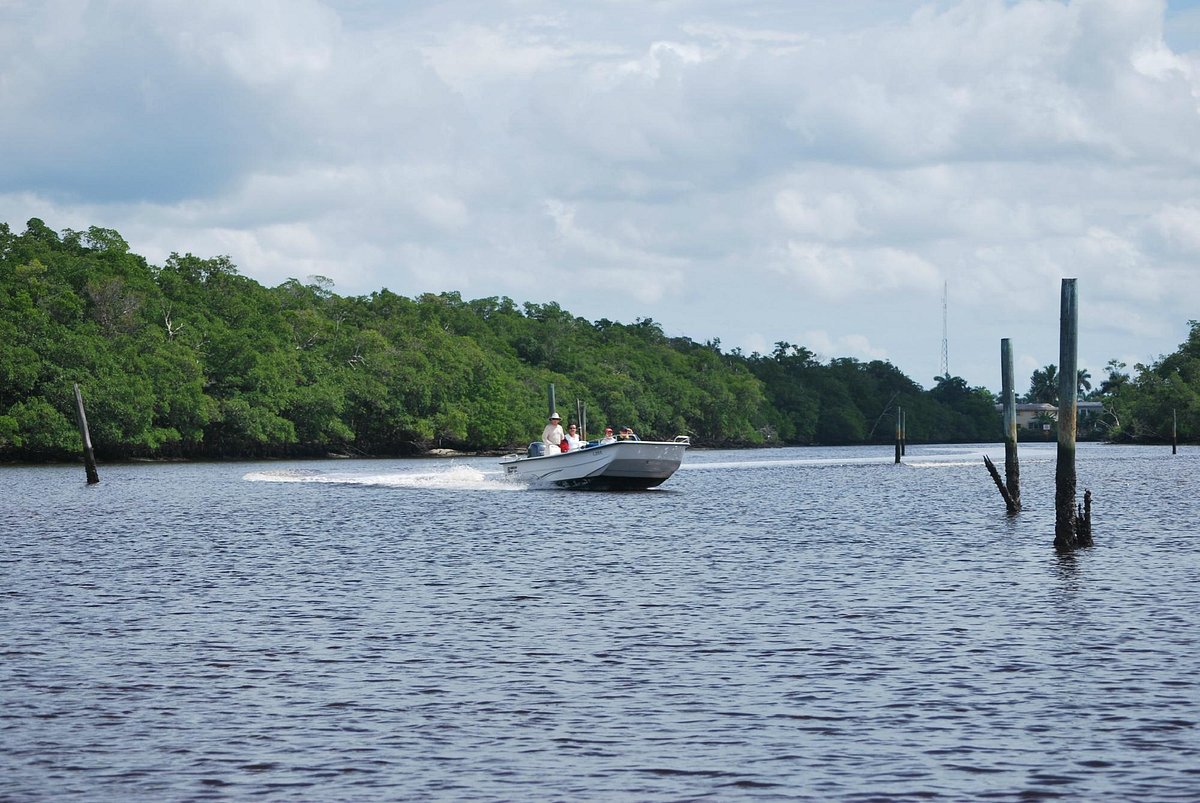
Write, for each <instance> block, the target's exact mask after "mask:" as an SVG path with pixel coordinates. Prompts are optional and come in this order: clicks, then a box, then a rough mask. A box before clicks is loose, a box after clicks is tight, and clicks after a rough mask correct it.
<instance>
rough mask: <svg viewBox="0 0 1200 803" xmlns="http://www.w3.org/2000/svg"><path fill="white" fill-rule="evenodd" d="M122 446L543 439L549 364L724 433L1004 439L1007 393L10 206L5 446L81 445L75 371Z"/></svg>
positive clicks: (648, 421) (36, 452)
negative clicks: (346, 290)
mask: <svg viewBox="0 0 1200 803" xmlns="http://www.w3.org/2000/svg"><path fill="white" fill-rule="evenodd" d="M75 382H77V383H79V385H80V386H81V388H82V390H83V393H84V397H85V399H86V401H87V406H88V418H89V423H90V425H91V433H92V440H93V443H94V445H95V448H96V451H97V454H98V455H99V456H101V457H102V458H104V459H118V458H128V457H190V458H202V457H250V456H303V455H324V454H327V453H342V454H356V455H405V454H417V453H421V452H424V451H426V450H428V449H430V448H433V447H449V448H457V449H466V450H501V449H506V448H510V447H513V446H517V445H520V444H523V443H525V442H528V441H529V440H531V439H533V438H535V437H536V436H537V435H538V434H539V433H540V430H541V426H542V424H543V421H544V418H545V410H546V402H545V399H546V387H547V385H548V384H549V383H551V382H553V383H554V384H555V386H556V389H557V396H558V399H559V400H560V403H561V406H562V407H563V409H562V411H561V412H562V413H563V415H564V416H567V417H572V413H573V409H574V402H575V400H576V399H578V400H580V401H581V402H582V403H583V404H585V405H586V407H587V411H588V425H589V429H590V431H591V432H593V433H594V432H597V431H599V428H600V427H602V426H604V425H605V424H609V425H629V426H632V427H633V428H634V429H635V430H637V431H638V432H639V433H641V434H642V435H643V437H662V438H669V437H673V436H674V435H676V434H688V435H690V436H691V437H692V439H693V441H694V442H695V443H699V444H707V445H719V446H730V445H764V444H809V443H829V444H852V443H864V442H870V441H888V440H890V439H891V438H892V437H893V435H894V414H895V409H896V407H897V406H898V405H903V406H904V408H905V410H906V411H907V415H906V419H907V422H908V437H909V439H910V440H912V441H979V440H996V439H997V438H998V437H999V433H1000V420H999V415H998V413H996V411H995V409H994V406H993V405H994V399H993V397H992V394H991V393H990V392H988V391H987V390H985V389H983V388H970V387H968V386H967V385H966V383H965V381H964V380H962V379H961V378H958V377H943V378H941V379H939V380H938V381H937V385H936V387H934V388H933V389H932V390H929V391H925V390H923V389H922V388H921V387H920V386H919V385H917V384H916V383H914V382H913V381H912V380H910V379H908V378H907V377H906V376H904V374H902V373H901V372H900V371H899V370H898V369H896V368H895V367H894V366H892V365H891V364H889V363H886V362H879V361H873V362H869V363H862V362H859V361H856V360H851V359H834V360H831V361H829V362H828V363H825V364H822V363H820V362H819V361H818V360H817V359H816V358H815V356H814V355H813V354H812V353H811V352H809V351H808V350H807V349H805V348H803V347H801V346H795V345H792V344H789V343H779V344H777V345H776V348H775V350H774V351H773V353H772V354H770V355H760V354H757V353H755V354H751V355H744V354H742V353H741V352H739V351H737V350H734V351H733V352H731V353H723V352H722V351H721V349H720V343H719V342H716V341H714V342H708V343H697V342H694V341H692V340H690V339H688V338H670V337H667V336H666V335H665V334H664V333H663V331H662V328H661V327H660V326H659V325H658V324H656V323H655V322H654V321H652V320H650V319H644V320H638V321H636V322H635V323H632V324H623V323H616V322H613V321H609V320H600V321H596V322H594V323H593V322H589V321H587V320H584V319H582V318H578V317H575V316H573V315H571V314H570V313H569V312H567V311H566V310H563V309H562V308H560V307H559V306H558V305H557V304H547V305H541V304H523V305H521V306H518V305H517V304H516V303H515V302H513V301H512V300H511V299H508V298H485V299H477V300H472V301H464V300H463V299H462V298H461V297H460V296H459V295H458V294H457V293H442V294H438V295H432V294H426V295H423V296H420V297H419V298H406V297H403V296H399V295H396V294H394V293H391V292H389V291H387V290H380V291H378V292H375V293H371V294H370V295H369V296H355V297H341V296H339V295H337V294H336V293H334V292H332V283H331V282H329V281H328V280H327V279H323V278H321V277H310V279H309V283H307V284H303V283H301V282H299V281H297V280H295V279H292V280H289V281H287V282H285V283H283V284H281V285H279V286H278V287H273V288H267V287H263V286H262V285H260V284H258V283H257V282H255V281H254V280H252V279H250V278H248V277H245V276H242V275H240V274H239V273H238V271H237V270H236V268H235V267H234V265H233V264H231V263H230V261H229V260H228V258H225V257H215V258H209V259H203V258H199V257H196V256H193V255H191V254H187V255H184V256H180V255H178V254H173V255H172V256H171V257H170V258H169V259H168V260H167V261H166V264H164V265H161V266H153V265H149V264H148V263H147V262H146V260H145V259H144V258H142V257H140V256H138V255H136V254H132V253H130V251H129V246H128V244H127V243H126V242H125V241H124V240H123V239H122V238H121V236H120V235H119V234H118V233H117V232H115V231H112V230H110V229H102V228H96V227H93V228H90V229H88V230H87V231H86V232H78V231H72V230H70V229H67V230H64V231H63V232H62V234H61V235H60V234H58V233H56V232H55V231H53V230H51V229H50V228H48V227H47V226H46V225H45V224H44V223H43V222H42V221H40V220H37V219H33V220H30V221H29V222H28V224H27V226H26V229H25V231H24V232H23V233H21V234H15V233H14V232H12V231H11V229H10V228H9V226H8V225H6V224H0V459H8V460H53V459H61V458H64V457H69V456H73V455H75V454H76V453H77V452H78V449H79V436H78V432H77V429H76V426H75V422H74V413H73V406H72V398H73V397H72V383H75Z"/></svg>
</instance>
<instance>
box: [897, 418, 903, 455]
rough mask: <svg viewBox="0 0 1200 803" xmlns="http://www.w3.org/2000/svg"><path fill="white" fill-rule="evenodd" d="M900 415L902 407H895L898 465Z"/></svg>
mask: <svg viewBox="0 0 1200 803" xmlns="http://www.w3.org/2000/svg"><path fill="white" fill-rule="evenodd" d="M902 416H903V408H900V407H897V408H896V464H897V465H899V463H900V452H901V447H900V432H901V424H900V421H901V417H902Z"/></svg>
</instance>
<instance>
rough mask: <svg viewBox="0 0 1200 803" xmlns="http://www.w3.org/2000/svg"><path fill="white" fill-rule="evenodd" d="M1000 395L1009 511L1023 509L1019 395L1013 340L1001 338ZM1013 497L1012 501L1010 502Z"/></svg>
mask: <svg viewBox="0 0 1200 803" xmlns="http://www.w3.org/2000/svg"><path fill="white" fill-rule="evenodd" d="M1000 396H1001V404H1002V406H1003V408H1004V486H1005V489H1006V490H1007V491H1008V496H1007V497H1005V500H1004V502H1005V504H1007V505H1008V509H1009V512H1012V513H1015V512H1016V511H1017V510H1020V509H1021V465H1020V463H1019V462H1018V460H1017V396H1016V391H1015V390H1014V385H1013V356H1012V341H1011V340H1009V339H1008V338H1007V337H1006V338H1003V339H1001V340H1000ZM1010 498H1011V503H1010V501H1009V500H1010Z"/></svg>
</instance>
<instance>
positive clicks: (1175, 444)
mask: <svg viewBox="0 0 1200 803" xmlns="http://www.w3.org/2000/svg"><path fill="white" fill-rule="evenodd" d="M1171 454H1179V414H1178V413H1177V412H1176V411H1175V410H1171Z"/></svg>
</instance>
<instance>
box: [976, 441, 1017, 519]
mask: <svg viewBox="0 0 1200 803" xmlns="http://www.w3.org/2000/svg"><path fill="white" fill-rule="evenodd" d="M983 464H984V465H985V466H987V470H988V473H989V474H991V475H992V481H993V482H995V483H996V488H997V489H998V490H999V491H1000V496H1001V497H1003V498H1004V506H1005V507H1006V508H1008V512H1009V514H1010V515H1012V514H1015V513H1018V512H1019V511H1020V510H1021V506H1020V504H1018V503H1017V501H1016V500H1015V499H1013V497H1012V494H1010V493H1009V492H1008V488H1006V487H1005V485H1004V480H1002V479H1000V472H999V471H997V470H996V464H995V463H993V462H992V458H990V457H988V456H987V455H984V456H983Z"/></svg>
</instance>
